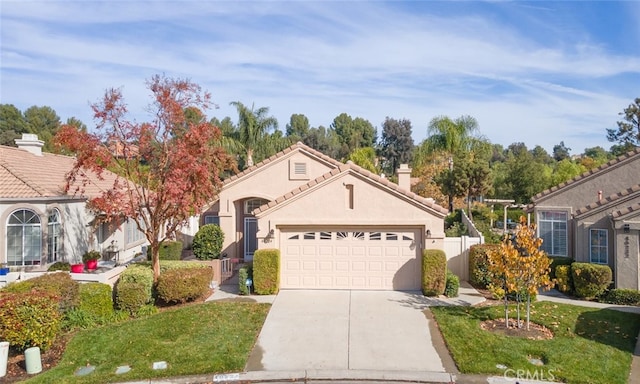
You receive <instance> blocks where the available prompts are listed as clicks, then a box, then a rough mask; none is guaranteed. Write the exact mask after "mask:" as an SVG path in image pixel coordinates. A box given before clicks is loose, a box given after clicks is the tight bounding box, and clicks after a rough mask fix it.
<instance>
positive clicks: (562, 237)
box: [538, 211, 568, 256]
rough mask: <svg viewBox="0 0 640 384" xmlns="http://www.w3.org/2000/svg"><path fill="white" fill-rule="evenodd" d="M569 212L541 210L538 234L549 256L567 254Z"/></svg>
mask: <svg viewBox="0 0 640 384" xmlns="http://www.w3.org/2000/svg"><path fill="white" fill-rule="evenodd" d="M567 216H568V215H567V212H562V211H540V212H539V213H538V235H539V237H540V238H541V239H542V247H541V248H542V250H543V251H545V252H546V253H547V254H548V255H549V256H567Z"/></svg>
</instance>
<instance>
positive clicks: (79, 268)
mask: <svg viewBox="0 0 640 384" xmlns="http://www.w3.org/2000/svg"><path fill="white" fill-rule="evenodd" d="M71 272H72V273H82V272H84V264H72V265H71Z"/></svg>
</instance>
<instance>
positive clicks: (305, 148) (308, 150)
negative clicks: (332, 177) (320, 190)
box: [224, 141, 342, 184]
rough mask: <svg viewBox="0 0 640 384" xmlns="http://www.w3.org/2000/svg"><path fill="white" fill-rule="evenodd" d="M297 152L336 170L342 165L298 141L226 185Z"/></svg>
mask: <svg viewBox="0 0 640 384" xmlns="http://www.w3.org/2000/svg"><path fill="white" fill-rule="evenodd" d="M295 150H300V151H302V152H306V153H308V154H310V155H311V156H313V157H316V158H318V159H320V160H323V161H324V162H326V163H328V164H331V165H333V166H334V167H336V168H337V167H339V166H340V165H341V164H342V163H341V162H339V161H338V160H335V159H333V158H331V157H329V156H327V155H325V154H324V153H322V152H319V151H316V150H315V149H313V148H311V147H309V146H307V145H305V144H303V143H302V142H300V141H298V142H297V143H295V144H293V145H292V146H290V147H288V148H286V149H284V150H282V151H280V152H278V153H276V154H275V155H273V156H271V157H269V158H267V159H264V160H262V161H261V162H259V163H258V164H254V165H253V166H251V167H249V168H247V169H245V170H244V171H242V172H239V173H236V174H235V175H233V176H231V177H229V178H228V179H225V181H224V183H225V184H229V183H232V182H234V181H236V180H238V179H240V178H242V177H244V176H246V175H248V174H250V173H251V172H253V171H255V170H256V169H258V168H261V167H263V166H265V165H267V164H269V163H270V162H272V161H274V160H276V159H279V158H281V157H284V156H286V155H288V154H289V153H291V152H293V151H295Z"/></svg>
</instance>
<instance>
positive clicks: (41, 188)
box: [0, 134, 147, 269]
mask: <svg viewBox="0 0 640 384" xmlns="http://www.w3.org/2000/svg"><path fill="white" fill-rule="evenodd" d="M16 144H17V145H18V148H15V147H8V146H0V264H6V265H8V266H10V267H24V268H28V269H43V268H44V267H46V266H47V265H48V264H51V263H54V262H56V261H67V262H70V263H76V262H82V255H83V254H84V253H85V252H86V251H88V250H98V251H100V252H103V253H105V256H107V257H113V258H116V257H117V258H118V261H120V262H123V261H126V260H128V259H131V258H132V257H134V255H136V254H137V253H140V252H141V251H142V248H143V247H144V246H146V245H147V241H146V239H145V237H144V235H143V234H142V233H141V232H139V231H138V230H137V228H136V225H135V223H133V222H132V221H128V220H125V221H123V222H122V223H120V224H119V225H115V226H114V225H111V226H110V225H97V226H96V225H94V216H93V215H92V214H91V213H90V212H89V211H88V210H87V209H86V203H87V200H88V199H89V198H90V197H93V196H95V195H97V194H98V193H99V192H100V191H102V190H104V189H108V188H109V187H111V186H112V185H113V181H114V179H115V175H113V174H111V173H110V172H105V173H104V175H103V176H104V179H103V180H99V179H98V178H97V177H95V178H92V182H91V183H89V184H87V185H86V186H84V192H82V193H78V194H74V193H73V191H70V192H69V193H65V192H64V186H65V175H66V173H67V172H68V171H70V170H71V168H72V167H73V164H74V162H75V159H74V158H72V157H68V156H60V155H54V154H51V153H45V152H42V147H43V145H44V142H43V141H40V140H38V137H37V136H36V135H32V134H24V135H23V136H22V139H18V140H16ZM107 252H110V253H109V254H108V255H107V254H106V253H107Z"/></svg>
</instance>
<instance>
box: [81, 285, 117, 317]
mask: <svg viewBox="0 0 640 384" xmlns="http://www.w3.org/2000/svg"><path fill="white" fill-rule="evenodd" d="M78 309H80V310H82V311H84V312H85V313H87V315H89V316H91V317H92V318H93V319H94V320H95V321H96V322H98V323H99V324H102V323H106V322H108V321H109V319H111V317H112V316H113V291H112V289H111V286H109V285H108V284H102V283H85V284H80V305H79V306H78Z"/></svg>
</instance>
